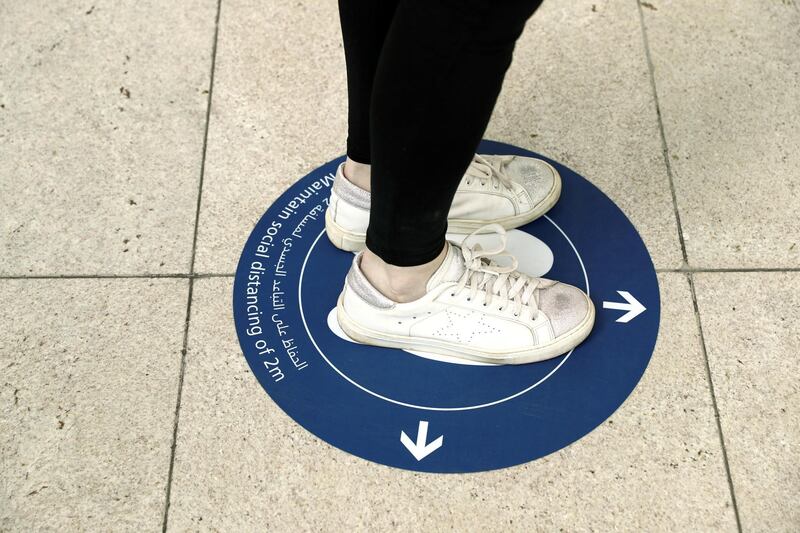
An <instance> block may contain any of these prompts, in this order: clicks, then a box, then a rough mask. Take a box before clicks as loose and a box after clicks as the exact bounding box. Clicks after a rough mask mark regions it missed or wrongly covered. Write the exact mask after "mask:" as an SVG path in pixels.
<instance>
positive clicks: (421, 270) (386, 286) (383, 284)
mask: <svg viewBox="0 0 800 533" xmlns="http://www.w3.org/2000/svg"><path fill="white" fill-rule="evenodd" d="M446 255H447V247H446V246H445V247H444V248H442V251H441V253H440V254H439V255H438V256H437V257H436V258H435V259H434V260H433V261H431V262H429V263H425V264H423V265H418V266H412V267H399V266H396V265H391V264H389V263H386V262H385V261H383V259H381V258H380V257H378V256H377V255H375V254H374V253H372V252H371V251H370V250H369V249H366V250H364V254H363V255H362V256H361V271H362V272H363V273H364V276H366V278H367V279H368V280H369V282H370V283H371V284H372V286H373V287H375V288H376V289H378V290H379V291H380V292H381V294H383V295H384V296H386V297H387V298H389V299H390V300H392V301H393V302H397V303H406V302H412V301H414V300H418V299H420V298H422V297H423V296H425V293H426V292H427V285H428V280H430V278H431V276H432V275H433V273H434V272H436V269H438V268H439V266H440V265H441V264H442V262H443V261H444V258H445V257H446Z"/></svg>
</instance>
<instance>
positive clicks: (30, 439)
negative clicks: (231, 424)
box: [0, 279, 188, 531]
mask: <svg viewBox="0 0 800 533" xmlns="http://www.w3.org/2000/svg"><path fill="white" fill-rule="evenodd" d="M187 283H188V282H187V281H186V280H174V279H170V280H147V279H126V280H122V279H114V280H98V279H80V280H3V281H0V301H1V302H3V304H2V306H0V368H2V371H1V372H0V471H1V472H2V480H1V481H0V530H1V531H154V530H157V529H159V528H160V527H161V523H162V518H163V511H164V501H165V490H166V486H167V472H168V469H169V461H170V447H171V444H172V434H173V427H174V414H175V400H176V394H177V390H178V373H179V367H180V360H181V348H182V346H183V329H184V324H185V313H186V298H187V290H188V287H187Z"/></svg>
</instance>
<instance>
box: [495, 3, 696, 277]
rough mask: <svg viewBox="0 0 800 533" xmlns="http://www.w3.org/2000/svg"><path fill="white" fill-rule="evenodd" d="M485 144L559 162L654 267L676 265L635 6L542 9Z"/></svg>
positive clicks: (674, 231) (671, 210)
mask: <svg viewBox="0 0 800 533" xmlns="http://www.w3.org/2000/svg"><path fill="white" fill-rule="evenodd" d="M487 137H490V138H494V139H497V140H502V141H506V142H510V143H512V144H517V145H519V146H524V147H526V148H529V149H531V150H534V151H537V152H540V153H542V154H544V155H546V156H548V157H551V158H553V159H555V160H557V161H560V162H562V163H564V164H566V165H567V166H569V167H570V168H572V169H573V170H575V171H576V172H578V173H579V174H581V175H582V176H583V177H585V178H587V179H588V180H589V181H591V182H592V183H594V184H595V185H597V186H598V187H599V188H600V189H601V190H602V191H603V192H605V193H606V194H607V195H608V196H609V197H610V198H611V199H612V200H613V201H614V202H615V203H616V204H617V205H618V206H620V207H621V208H622V210H623V211H624V212H625V213H626V214H627V215H628V217H629V218H630V219H631V221H632V222H633V223H634V225H635V226H636V228H637V229H638V231H639V232H640V234H641V235H642V238H643V239H644V241H645V244H646V245H647V247H648V249H649V250H650V254H651V256H652V257H653V262H654V263H655V265H656V267H658V268H676V267H679V266H680V265H681V264H682V262H683V258H682V253H681V248H680V243H679V240H678V229H677V224H676V222H675V215H674V208H673V205H672V196H671V192H670V186H669V179H668V176H667V173H666V168H665V165H664V157H663V151H662V144H661V137H660V134H659V130H658V121H657V116H656V107H655V103H654V98H653V91H652V87H651V83H650V77H649V71H648V67H647V60H646V56H645V53H644V48H643V41H642V33H641V27H640V22H639V15H638V12H637V9H636V4H635V2H597V1H596V0H582V1H579V2H544V3H543V4H542V7H541V8H540V9H539V11H537V12H536V14H534V16H533V18H532V19H531V20H530V21H529V22H528V26H527V28H526V30H525V33H523V36H522V38H521V39H520V41H519V42H518V44H517V49H516V52H515V55H514V63H513V65H512V67H511V69H510V70H509V73H508V76H507V78H506V82H505V85H504V87H503V91H502V93H501V96H500V101H499V102H498V106H497V108H496V110H495V114H494V117H493V118H492V122H491V124H490V126H489V130H488V132H487Z"/></svg>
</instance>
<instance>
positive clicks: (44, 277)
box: [0, 267, 800, 281]
mask: <svg viewBox="0 0 800 533" xmlns="http://www.w3.org/2000/svg"><path fill="white" fill-rule="evenodd" d="M655 270H656V273H658V274H746V273H752V272H765V273H769V272H800V267H774V268H770V267H741V268H735V267H731V268H702V267H700V268H656V269H655ZM235 276H236V273H235V272H203V273H199V274H198V273H194V274H190V273H188V272H185V273H170V274H35V275H31V276H15V275H10V276H0V281H10V280H31V281H36V280H58V279H61V280H68V279H210V278H233V277H235Z"/></svg>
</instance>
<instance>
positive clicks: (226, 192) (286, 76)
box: [196, 0, 347, 272]
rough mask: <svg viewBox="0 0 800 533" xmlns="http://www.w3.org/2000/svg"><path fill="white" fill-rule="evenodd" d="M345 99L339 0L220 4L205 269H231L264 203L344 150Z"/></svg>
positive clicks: (203, 237) (202, 251)
mask: <svg viewBox="0 0 800 533" xmlns="http://www.w3.org/2000/svg"><path fill="white" fill-rule="evenodd" d="M346 98H347V92H346V79H345V71H344V52H343V51H342V45H341V35H340V29H339V15H338V9H337V5H336V2H335V1H332V0H326V1H324V2H297V1H293V0H292V1H290V0H278V1H271V2H266V3H265V2H259V1H255V0H226V1H225V2H224V3H223V6H222V10H221V13H220V30H219V40H218V44H217V59H216V69H215V74H214V95H213V102H212V107H211V121H210V126H209V136H208V151H207V159H206V170H205V178H204V182H203V200H202V206H201V214H200V225H199V230H198V243H197V259H196V270H197V271H198V272H233V271H234V270H235V269H236V262H237V261H238V259H239V254H240V253H241V251H242V247H243V246H244V242H245V240H246V239H247V236H248V235H249V234H250V231H251V230H252V229H253V226H254V225H255V223H256V222H257V221H258V219H259V218H260V217H261V215H262V214H263V213H264V211H266V208H267V207H268V206H269V205H270V204H271V203H272V202H273V201H274V200H275V199H276V198H277V197H278V196H279V195H280V194H281V193H282V192H283V191H284V190H286V189H287V188H288V187H289V185H291V184H292V183H294V182H295V181H297V180H298V179H300V178H301V177H302V176H304V175H305V174H307V173H308V172H310V171H311V170H313V169H314V168H316V167H318V166H320V165H321V164H322V163H325V162H327V161H329V160H330V159H333V158H335V157H338V156H339V155H341V154H342V153H344V151H345V139H346V135H347V129H346V121H347V99H346Z"/></svg>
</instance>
